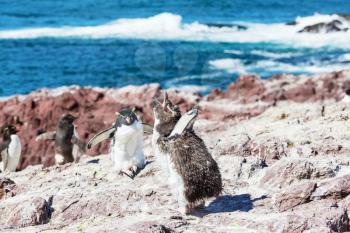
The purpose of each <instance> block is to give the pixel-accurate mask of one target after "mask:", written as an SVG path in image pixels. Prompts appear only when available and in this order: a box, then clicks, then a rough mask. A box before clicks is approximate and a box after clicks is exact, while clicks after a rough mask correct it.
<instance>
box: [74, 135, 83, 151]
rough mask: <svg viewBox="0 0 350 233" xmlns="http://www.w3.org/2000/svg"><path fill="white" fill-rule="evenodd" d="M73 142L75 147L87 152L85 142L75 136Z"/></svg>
mask: <svg viewBox="0 0 350 233" xmlns="http://www.w3.org/2000/svg"><path fill="white" fill-rule="evenodd" d="M71 142H72V143H73V144H74V145H77V146H78V147H79V149H80V150H81V151H84V152H85V149H86V144H85V143H84V142H82V141H81V140H80V139H79V138H78V137H76V136H74V135H73V136H72V140H71Z"/></svg>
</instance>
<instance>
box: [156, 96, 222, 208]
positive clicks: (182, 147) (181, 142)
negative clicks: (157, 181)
mask: <svg viewBox="0 0 350 233" xmlns="http://www.w3.org/2000/svg"><path fill="white" fill-rule="evenodd" d="M152 108H153V112H154V117H155V124H154V131H153V138H152V145H153V148H154V151H155V155H156V158H157V160H158V162H159V163H160V164H161V166H162V170H163V171H164V172H165V174H166V175H167V176H168V181H169V185H170V187H171V189H172V191H173V194H174V195H175V196H176V198H177V201H178V203H179V207H180V210H181V211H182V212H184V213H186V214H189V213H191V212H192V210H193V208H194V207H195V206H196V204H198V203H201V204H203V203H204V200H205V199H207V198H210V197H216V196H218V195H219V194H220V193H221V191H222V180H221V174H220V170H219V167H218V165H217V163H216V161H215V160H214V159H213V157H212V156H211V155H210V153H209V151H208V149H207V147H206V145H205V144H204V142H203V140H202V139H201V138H200V137H198V136H197V135H196V133H195V132H194V131H193V129H192V128H187V129H185V130H184V132H182V133H181V134H180V135H176V136H174V137H168V136H169V135H170V134H171V132H172V130H173V129H174V127H175V125H176V123H177V122H178V120H179V119H180V118H181V112H180V110H179V108H178V107H177V106H174V105H173V104H172V103H171V101H170V100H169V99H168V96H167V95H166V94H165V97H164V101H163V103H161V102H159V101H158V100H157V99H154V100H153V102H152Z"/></svg>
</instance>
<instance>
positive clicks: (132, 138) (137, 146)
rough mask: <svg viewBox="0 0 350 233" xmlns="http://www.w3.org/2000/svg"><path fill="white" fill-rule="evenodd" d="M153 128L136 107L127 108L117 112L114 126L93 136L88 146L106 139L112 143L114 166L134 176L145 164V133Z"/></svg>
mask: <svg viewBox="0 0 350 233" xmlns="http://www.w3.org/2000/svg"><path fill="white" fill-rule="evenodd" d="M152 130H153V128H152V127H151V126H149V125H147V124H143V123H142V122H141V121H140V119H139V118H138V117H137V115H136V114H135V108H133V109H130V108H125V109H122V110H121V111H119V112H116V120H115V122H114V123H113V124H112V127H110V128H108V129H105V130H103V131H101V132H99V133H98V134H96V135H95V136H94V137H92V138H91V139H90V140H89V142H88V144H87V148H88V149H90V148H91V147H93V146H95V145H96V144H98V143H100V142H102V141H104V140H106V139H112V140H111V143H110V150H109V157H110V159H111V160H112V162H113V168H114V170H115V171H116V172H118V173H119V174H124V175H127V176H129V177H130V178H132V179H133V178H134V176H135V175H136V173H137V171H138V170H139V169H142V168H143V167H144V166H145V156H144V153H143V133H144V132H145V133H151V132H152Z"/></svg>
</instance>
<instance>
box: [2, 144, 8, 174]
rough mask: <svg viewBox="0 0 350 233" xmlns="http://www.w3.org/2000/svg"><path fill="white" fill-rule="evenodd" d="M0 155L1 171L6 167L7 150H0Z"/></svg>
mask: <svg viewBox="0 0 350 233" xmlns="http://www.w3.org/2000/svg"><path fill="white" fill-rule="evenodd" d="M1 157H2V160H3V161H2V165H3V168H2V171H3V172H5V171H6V168H7V163H8V158H9V153H8V150H7V149H6V150H3V151H2V152H1Z"/></svg>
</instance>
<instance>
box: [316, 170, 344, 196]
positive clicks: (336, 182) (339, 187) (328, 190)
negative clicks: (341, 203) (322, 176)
mask: <svg viewBox="0 0 350 233" xmlns="http://www.w3.org/2000/svg"><path fill="white" fill-rule="evenodd" d="M349 194H350V175H345V176H342V177H337V178H334V179H331V180H329V181H326V182H322V183H321V184H319V185H318V187H317V189H316V190H315V192H314V193H313V194H312V196H311V198H312V199H325V198H331V199H341V198H344V197H346V196H348V195H349Z"/></svg>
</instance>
